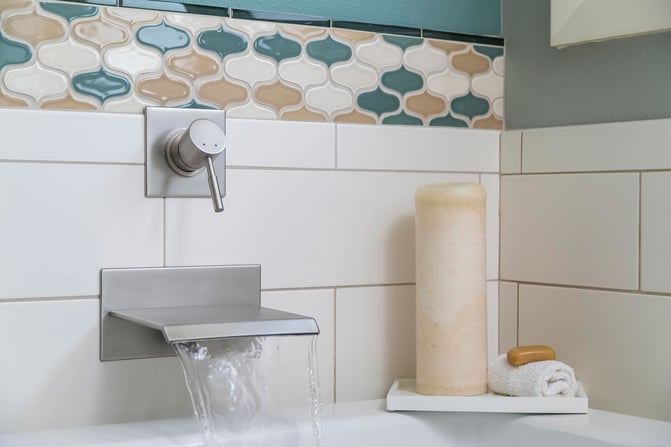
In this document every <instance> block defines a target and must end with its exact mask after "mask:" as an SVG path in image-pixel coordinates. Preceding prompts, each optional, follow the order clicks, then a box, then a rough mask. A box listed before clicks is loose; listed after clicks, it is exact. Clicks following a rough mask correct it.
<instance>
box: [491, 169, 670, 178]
mask: <svg viewBox="0 0 671 447" xmlns="http://www.w3.org/2000/svg"><path fill="white" fill-rule="evenodd" d="M648 172H671V169H670V168H657V169H613V170H610V171H538V172H526V173H521V174H510V173H507V174H503V173H502V174H501V175H506V176H510V175H524V176H533V175H567V174H640V173H648Z"/></svg>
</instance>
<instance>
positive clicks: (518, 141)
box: [501, 130, 522, 174]
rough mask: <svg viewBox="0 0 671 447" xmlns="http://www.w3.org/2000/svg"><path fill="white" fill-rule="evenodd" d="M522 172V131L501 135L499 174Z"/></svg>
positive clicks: (511, 131)
mask: <svg viewBox="0 0 671 447" xmlns="http://www.w3.org/2000/svg"><path fill="white" fill-rule="evenodd" d="M520 172H522V131H521V130H509V131H506V132H502V133H501V174H519V173H520Z"/></svg>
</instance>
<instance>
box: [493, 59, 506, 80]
mask: <svg viewBox="0 0 671 447" xmlns="http://www.w3.org/2000/svg"><path fill="white" fill-rule="evenodd" d="M492 68H493V69H494V73H496V74H497V75H499V76H504V75H505V74H506V64H505V62H504V59H503V58H502V57H497V58H496V59H494V62H493V63H492Z"/></svg>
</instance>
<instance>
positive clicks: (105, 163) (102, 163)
mask: <svg viewBox="0 0 671 447" xmlns="http://www.w3.org/2000/svg"><path fill="white" fill-rule="evenodd" d="M0 163H17V164H49V165H93V166H144V163H142V162H138V163H135V162H130V161H128V162H126V161H76V160H75V161H67V160H10V159H0Z"/></svg>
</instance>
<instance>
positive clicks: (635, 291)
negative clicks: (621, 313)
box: [501, 279, 671, 297]
mask: <svg viewBox="0 0 671 447" xmlns="http://www.w3.org/2000/svg"><path fill="white" fill-rule="evenodd" d="M501 281H507V282H517V281H516V280H514V279H501ZM518 284H523V285H526V286H540V287H554V288H558V289H574V290H592V291H595V292H611V293H630V294H635V295H648V296H663V297H671V292H651V291H645V290H639V289H613V288H608V287H596V286H584V285H582V286H581V285H575V284H556V283H544V282H532V281H519V282H518Z"/></svg>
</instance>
